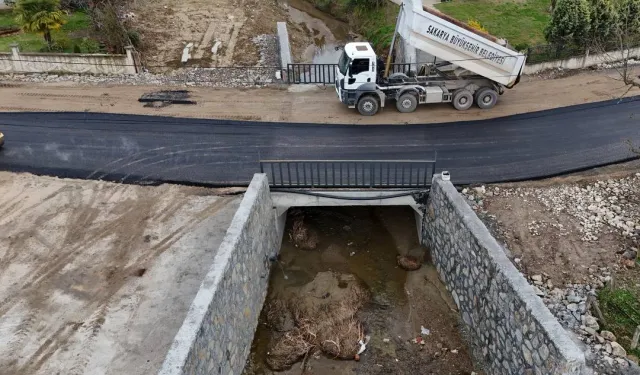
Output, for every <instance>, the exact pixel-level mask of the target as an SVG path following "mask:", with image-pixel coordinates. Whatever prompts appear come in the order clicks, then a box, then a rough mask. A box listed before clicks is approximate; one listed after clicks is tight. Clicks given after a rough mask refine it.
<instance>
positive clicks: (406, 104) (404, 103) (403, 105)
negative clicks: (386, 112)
mask: <svg viewBox="0 0 640 375" xmlns="http://www.w3.org/2000/svg"><path fill="white" fill-rule="evenodd" d="M417 107H418V98H416V96H415V95H414V94H411V93H406V94H402V95H400V97H399V98H398V100H397V101H396V108H398V111H400V112H402V113H411V112H413V111H415V110H416V108H417Z"/></svg>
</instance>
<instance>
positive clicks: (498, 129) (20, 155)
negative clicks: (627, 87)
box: [0, 97, 640, 186]
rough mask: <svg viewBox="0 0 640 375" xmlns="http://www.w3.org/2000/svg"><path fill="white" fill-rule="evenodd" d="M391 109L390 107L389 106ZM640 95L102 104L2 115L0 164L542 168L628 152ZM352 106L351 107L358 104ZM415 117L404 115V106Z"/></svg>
mask: <svg viewBox="0 0 640 375" xmlns="http://www.w3.org/2000/svg"><path fill="white" fill-rule="evenodd" d="M388 110H392V109H388ZM639 111H640V97H634V98H629V99H625V100H623V101H618V100H613V101H608V102H600V103H592V104H584V105H578V106H573V107H566V108H560V109H554V110H549V111H542V112H535V113H530V114H524V115H516V116H509V117H503V118H498V119H492V120H482V121H473V122H459V123H446V124H430V125H406V126H405V125H372V126H363V125H357V126H350V125H324V124H291V123H257V122H245V121H227V120H198V119H182V118H167V117H153V116H133V115H110V114H99V113H0V131H2V132H4V133H5V138H6V144H5V148H4V149H3V150H1V151H0V170H8V171H26V172H33V173H40V174H48V175H56V176H60V177H74V178H93V179H106V180H115V181H120V180H123V179H124V180H126V181H131V182H135V181H140V180H148V181H171V182H183V183H202V184H212V185H220V186H225V185H246V184H247V183H248V182H249V181H250V179H251V177H252V175H253V173H255V172H258V171H259V163H258V160H260V159H261V158H262V159H329V160H331V159H334V160H335V159H348V160H355V159H357V160H362V159H369V160H382V159H388V160H399V159H425V158H432V157H433V154H434V151H437V155H438V157H437V169H438V170H439V171H441V170H448V171H449V172H450V173H451V177H452V181H453V182H454V183H457V184H467V183H489V182H499V181H513V180H522V179H532V178H539V177H544V176H549V175H555V174H559V173H564V172H568V171H573V170H577V169H583V168H587V167H592V166H598V165H603V164H608V163H613V162H618V161H623V160H626V159H629V158H631V157H633V154H632V153H631V151H630V148H629V145H628V142H629V141H634V142H639V143H640V113H638V112H639ZM354 116H358V115H357V114H356V113H354ZM407 116H411V114H407Z"/></svg>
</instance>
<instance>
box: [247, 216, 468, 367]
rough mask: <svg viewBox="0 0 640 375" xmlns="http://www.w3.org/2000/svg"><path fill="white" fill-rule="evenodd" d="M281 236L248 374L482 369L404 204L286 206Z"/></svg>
mask: <svg viewBox="0 0 640 375" xmlns="http://www.w3.org/2000/svg"><path fill="white" fill-rule="evenodd" d="M284 234H285V237H284V240H283V244H282V247H281V251H280V254H279V257H278V261H277V262H276V264H275V265H274V268H273V269H272V272H271V278H270V282H269V291H268V295H267V299H266V302H265V304H264V308H263V310H262V313H261V315H260V320H259V325H258V330H257V332H256V335H255V338H254V341H253V345H252V350H251V355H250V358H249V361H248V364H247V366H246V368H245V371H244V374H245V375H258V374H268V373H271V371H274V372H275V373H282V374H301V373H304V374H347V373H348V374H354V373H355V374H389V373H394V374H417V373H422V374H428V373H434V374H470V373H471V372H473V371H478V369H475V368H474V366H473V363H472V361H471V357H470V355H469V353H468V351H467V345H466V343H465V341H464V340H463V338H462V335H461V333H460V330H459V323H458V322H459V316H458V313H457V311H456V306H455V303H454V301H453V299H452V298H451V296H450V295H449V292H448V291H447V290H446V288H445V286H444V285H443V284H442V283H441V282H440V280H439V278H438V274H437V271H436V269H435V267H434V266H433V265H432V264H431V263H430V262H429V254H428V250H427V249H426V248H424V247H422V246H420V243H419V237H418V233H417V231H416V223H415V216H414V212H413V210H412V209H411V208H410V207H406V206H405V207H353V206H351V207H306V208H291V209H290V210H289V213H288V217H287V224H286V227H285V231H284ZM356 359H357V361H356Z"/></svg>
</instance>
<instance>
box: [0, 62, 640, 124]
mask: <svg viewBox="0 0 640 375" xmlns="http://www.w3.org/2000/svg"><path fill="white" fill-rule="evenodd" d="M639 70H640V69H639ZM615 78H616V73H615V72H611V71H603V72H584V73H581V74H577V75H574V76H570V77H566V78H559V79H550V80H542V79H534V78H525V81H524V82H521V83H520V84H519V85H518V86H516V88H514V89H513V90H507V92H506V93H505V94H504V95H503V96H502V97H501V98H500V102H499V104H498V105H497V106H496V107H495V108H493V109H491V110H488V111H482V110H480V109H477V108H472V109H470V110H468V111H466V112H460V111H456V110H454V109H453V108H452V106H451V105H448V104H442V105H431V106H420V107H419V108H418V110H417V111H416V112H415V113H411V114H401V113H399V112H398V111H397V110H396V109H395V103H393V102H389V103H388V105H387V107H386V108H384V110H383V111H382V112H381V113H379V114H378V115H376V116H373V117H364V116H360V114H358V112H357V111H356V110H354V109H348V108H347V107H346V106H344V105H343V104H341V103H340V102H339V101H338V100H337V98H336V94H335V91H334V89H333V87H331V86H326V87H317V86H291V87H290V88H289V89H286V88H262V89H215V88H203V87H199V88H195V87H194V88H189V90H190V91H191V96H192V99H193V100H195V101H197V104H196V105H171V106H168V107H164V108H145V107H143V105H142V104H141V103H139V102H138V101H137V100H138V98H139V97H140V96H141V95H142V94H144V93H146V92H152V91H157V90H160V89H167V88H166V87H163V88H159V87H140V86H77V85H70V84H67V85H63V84H51V85H49V84H26V83H25V84H18V83H11V84H8V85H6V86H8V87H6V86H5V87H0V96H1V97H2V101H1V102H0V111H20V112H22V111H54V112H58V111H73V112H83V111H87V112H107V113H123V114H142V115H160V116H175V117H197V118H215V119H230V120H254V121H278V122H300V123H309V122H310V123H331V124H407V123H408V124H414V123H438V122H450V121H466V120H479V119H487V118H494V117H501V116H507V115H513V114H518V113H525V112H532V111H537V110H543V109H550V108H557V107H563V106H568V105H574V104H582V103H587V102H594V101H602V100H607V99H613V98H617V97H620V96H621V95H623V94H625V92H626V91H627V89H626V88H625V87H624V86H623V85H622V84H621V82H620V81H618V80H616V79H615ZM180 89H184V87H181V88H180ZM638 94H640V90H638V89H634V90H631V91H629V92H628V93H627V95H628V96H629V95H638ZM559 125H561V124H559Z"/></svg>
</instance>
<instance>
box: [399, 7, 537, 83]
mask: <svg viewBox="0 0 640 375" xmlns="http://www.w3.org/2000/svg"><path fill="white" fill-rule="evenodd" d="M398 32H399V34H400V35H401V36H402V38H403V39H404V40H405V41H406V42H407V43H409V44H410V45H412V46H413V47H415V48H417V49H419V50H422V51H425V52H427V53H429V54H431V55H433V56H436V57H438V58H440V59H442V60H446V61H449V62H451V63H452V64H455V65H457V66H459V67H461V68H464V69H466V70H468V71H470V72H473V73H474V74H477V75H479V76H482V77H485V78H487V79H490V80H492V81H494V82H497V83H499V84H501V85H504V86H506V87H508V88H511V87H513V86H515V85H516V84H517V83H518V81H519V77H520V74H521V73H522V69H523V68H524V63H525V60H526V56H524V55H523V54H521V53H519V52H516V51H514V50H511V49H509V48H507V47H505V46H503V45H501V44H500V43H499V40H498V39H497V38H495V37H493V36H491V35H488V34H485V33H482V32H480V31H477V30H474V29H472V28H470V27H469V26H467V25H464V24H463V23H462V22H459V21H457V20H454V19H453V18H450V17H448V16H446V15H444V14H442V13H440V12H438V11H436V10H434V9H427V8H424V7H423V5H422V0H403V9H402V11H401V15H400V19H399V25H398Z"/></svg>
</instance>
